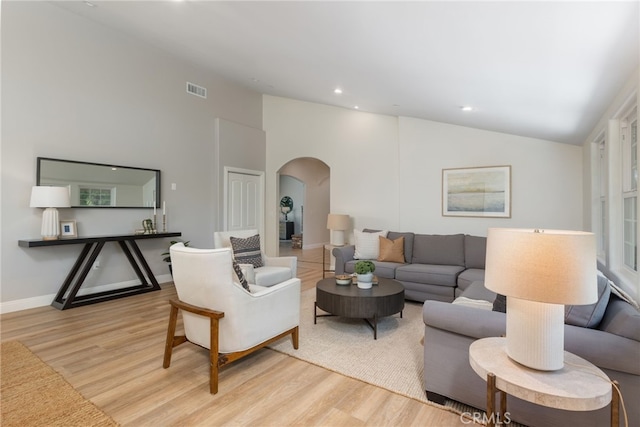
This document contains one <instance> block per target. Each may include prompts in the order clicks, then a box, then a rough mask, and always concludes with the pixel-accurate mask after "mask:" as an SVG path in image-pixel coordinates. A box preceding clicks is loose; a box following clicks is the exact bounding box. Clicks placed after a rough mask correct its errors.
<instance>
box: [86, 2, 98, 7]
mask: <svg viewBox="0 0 640 427" xmlns="http://www.w3.org/2000/svg"><path fill="white" fill-rule="evenodd" d="M84 4H86V5H87V6H89V7H96V5H95V4H93V3H91V2H90V1H85V2H84Z"/></svg>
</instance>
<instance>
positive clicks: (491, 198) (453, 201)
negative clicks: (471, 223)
mask: <svg viewBox="0 0 640 427" xmlns="http://www.w3.org/2000/svg"><path fill="white" fill-rule="evenodd" d="M442 216H461V217H484V218H511V166H510V165H509V166H482V167H471V168H454V169H443V170H442Z"/></svg>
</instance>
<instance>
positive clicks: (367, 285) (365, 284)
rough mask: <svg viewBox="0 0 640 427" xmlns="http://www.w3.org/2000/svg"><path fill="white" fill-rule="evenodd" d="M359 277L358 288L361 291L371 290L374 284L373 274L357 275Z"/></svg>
mask: <svg viewBox="0 0 640 427" xmlns="http://www.w3.org/2000/svg"><path fill="white" fill-rule="evenodd" d="M356 276H357V277H358V287H359V288H360V289H371V286H372V283H371V282H373V273H366V274H356Z"/></svg>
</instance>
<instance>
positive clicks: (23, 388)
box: [0, 341, 118, 427]
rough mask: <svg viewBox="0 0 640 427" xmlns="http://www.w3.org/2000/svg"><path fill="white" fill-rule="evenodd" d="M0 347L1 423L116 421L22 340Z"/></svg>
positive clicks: (22, 426) (96, 423)
mask: <svg viewBox="0 0 640 427" xmlns="http://www.w3.org/2000/svg"><path fill="white" fill-rule="evenodd" d="M0 350H1V357H2V362H1V365H0V399H1V402H0V403H1V405H2V411H1V412H2V417H1V420H0V424H1V425H2V426H3V427H9V426H20V427H25V426H65V427H68V426H83V427H85V426H86V427H88V426H95V427H102V426H105V427H106V426H117V425H118V424H117V423H116V422H115V421H114V420H113V419H112V418H111V417H109V416H108V415H106V414H105V413H104V412H102V411H101V410H100V409H98V408H97V407H96V406H95V405H94V404H93V403H91V402H90V401H89V400H87V399H85V398H84V397H83V396H82V395H81V394H80V393H79V392H78V391H76V390H75V389H74V388H73V387H72V386H71V384H69V383H68V382H67V381H66V380H65V379H64V378H62V377H61V376H60V375H59V374H58V373H57V372H56V371H54V370H53V369H52V368H51V367H50V366H49V365H47V364H46V363H44V362H43V361H42V360H40V358H39V357H38V356H36V355H35V354H33V353H32V352H31V351H30V350H29V349H28V348H27V347H25V346H24V345H23V344H22V343H20V342H18V341H8V342H3V343H2V344H0Z"/></svg>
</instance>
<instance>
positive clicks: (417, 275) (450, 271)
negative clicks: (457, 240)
mask: <svg viewBox="0 0 640 427" xmlns="http://www.w3.org/2000/svg"><path fill="white" fill-rule="evenodd" d="M462 270H464V267H460V266H457V265H433V264H405V265H401V266H399V267H398V268H396V280H400V281H405V282H414V283H428V284H430V285H439V286H450V287H454V286H456V279H457V277H458V274H460V272H461V271H462Z"/></svg>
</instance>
